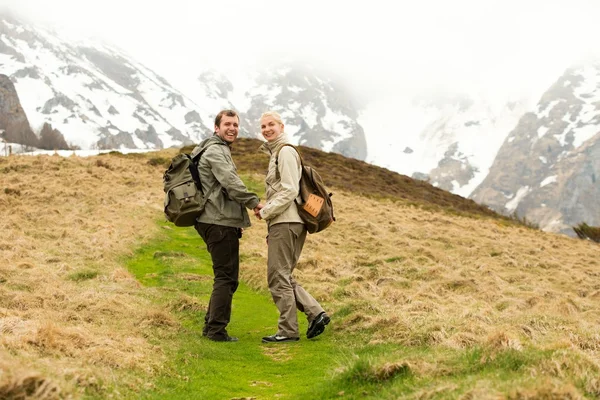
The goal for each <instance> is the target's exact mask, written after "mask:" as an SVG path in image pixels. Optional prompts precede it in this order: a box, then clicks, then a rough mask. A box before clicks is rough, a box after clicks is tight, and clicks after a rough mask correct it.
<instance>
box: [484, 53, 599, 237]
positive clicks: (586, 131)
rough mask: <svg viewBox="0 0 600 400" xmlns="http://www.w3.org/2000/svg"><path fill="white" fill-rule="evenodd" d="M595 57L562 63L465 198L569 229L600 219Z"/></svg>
mask: <svg viewBox="0 0 600 400" xmlns="http://www.w3.org/2000/svg"><path fill="white" fill-rule="evenodd" d="M599 179H600V63H595V64H594V63H591V64H588V65H581V66H578V67H575V68H572V69H569V70H567V71H566V72H565V73H564V75H563V76H561V77H560V78H559V79H558V80H557V81H556V83H555V84H554V85H553V86H552V87H550V89H548V91H547V92H546V93H544V95H543V96H542V98H541V99H540V101H539V103H538V104H537V107H536V108H535V109H534V111H532V112H529V113H526V114H525V115H523V117H522V118H521V119H520V121H519V123H518V125H516V127H515V128H514V129H513V130H512V131H511V132H510V133H509V134H508V136H507V137H506V140H505V141H504V143H503V144H502V147H501V148H500V150H499V151H498V155H497V157H496V159H495V160H494V163H493V165H492V167H491V168H490V172H489V174H488V176H487V177H486V178H485V180H484V181H483V182H482V183H481V185H480V186H479V187H478V188H477V189H476V190H475V191H474V192H473V194H472V198H473V199H474V200H475V201H477V202H478V203H482V204H487V205H489V206H491V207H492V208H494V209H496V210H498V211H501V212H504V213H513V212H516V213H517V214H518V215H519V216H522V217H523V216H524V217H526V218H527V219H529V220H531V221H534V222H537V223H539V224H540V227H541V228H542V229H545V230H549V231H556V232H563V233H568V234H571V235H572V234H573V232H572V230H571V227H572V226H573V225H577V224H578V223H580V222H586V223H587V224H589V225H593V226H599V225H600V183H599V182H598V180H599Z"/></svg>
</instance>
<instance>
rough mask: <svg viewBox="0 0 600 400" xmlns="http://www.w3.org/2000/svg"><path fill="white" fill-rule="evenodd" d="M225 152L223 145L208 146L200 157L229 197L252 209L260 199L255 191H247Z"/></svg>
mask: <svg viewBox="0 0 600 400" xmlns="http://www.w3.org/2000/svg"><path fill="white" fill-rule="evenodd" d="M226 152H227V150H226V149H225V148H224V146H217V145H215V146H210V147H209V148H208V149H207V150H206V152H205V153H204V155H203V156H202V158H204V159H205V161H206V162H208V165H209V166H210V169H211V172H212V173H213V175H214V176H215V179H216V180H217V181H218V182H219V184H220V185H221V186H222V187H223V188H224V189H225V190H226V191H227V195H228V196H229V198H230V199H231V200H233V201H236V202H238V203H240V204H242V205H244V206H245V207H246V208H250V209H252V208H254V207H256V206H257V205H258V203H259V202H260V199H259V198H258V196H257V195H256V194H255V193H252V192H250V191H248V188H246V185H244V182H242V180H241V179H240V177H239V175H238V173H237V171H236V169H235V165H234V164H233V160H232V159H231V156H230V155H229V154H227V153H226Z"/></svg>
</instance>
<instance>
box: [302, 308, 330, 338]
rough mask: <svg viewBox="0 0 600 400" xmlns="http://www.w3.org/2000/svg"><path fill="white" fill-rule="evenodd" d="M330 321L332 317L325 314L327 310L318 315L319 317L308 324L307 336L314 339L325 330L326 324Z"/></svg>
mask: <svg viewBox="0 0 600 400" xmlns="http://www.w3.org/2000/svg"><path fill="white" fill-rule="evenodd" d="M329 321H331V318H329V316H328V315H327V314H325V311H323V312H322V313H321V314H319V315H317V318H315V319H313V320H312V322H311V323H310V324H309V325H308V330H307V331H306V337H307V338H308V339H312V338H314V337H316V336H319V335H320V334H321V333H323V332H325V325H327V324H328V323H329Z"/></svg>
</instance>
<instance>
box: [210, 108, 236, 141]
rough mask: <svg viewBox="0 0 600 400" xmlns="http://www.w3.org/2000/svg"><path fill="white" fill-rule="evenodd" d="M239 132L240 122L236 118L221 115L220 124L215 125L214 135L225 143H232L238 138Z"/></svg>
mask: <svg viewBox="0 0 600 400" xmlns="http://www.w3.org/2000/svg"><path fill="white" fill-rule="evenodd" d="M239 130H240V121H239V119H238V117H229V116H227V115H223V118H221V124H220V125H219V126H216V125H215V133H216V134H217V135H218V136H219V137H220V138H221V139H223V140H224V141H226V142H227V143H233V142H234V141H235V139H236V138H237V136H238V133H239Z"/></svg>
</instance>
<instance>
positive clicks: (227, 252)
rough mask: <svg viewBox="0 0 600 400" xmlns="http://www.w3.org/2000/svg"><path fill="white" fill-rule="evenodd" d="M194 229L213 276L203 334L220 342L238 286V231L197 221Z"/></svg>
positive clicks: (225, 331)
mask: <svg viewBox="0 0 600 400" xmlns="http://www.w3.org/2000/svg"><path fill="white" fill-rule="evenodd" d="M196 230H197V231H198V233H199V234H200V236H201V237H202V239H203V240H204V243H206V248H207V249H208V252H209V253H210V255H211V258H212V262H213V272H214V276H215V278H214V282H213V290H212V293H211V295H210V301H209V303H208V310H207V312H206V316H205V317H204V329H203V334H204V335H206V336H208V337H209V338H212V339H223V338H226V337H227V329H226V328H227V324H229V320H230V318H231V301H232V299H233V294H234V293H235V291H236V290H237V288H238V284H239V281H238V276H239V272H240V239H239V233H240V232H241V230H240V229H239V228H232V227H229V226H221V225H213V224H204V223H200V222H199V223H197V224H196Z"/></svg>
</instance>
